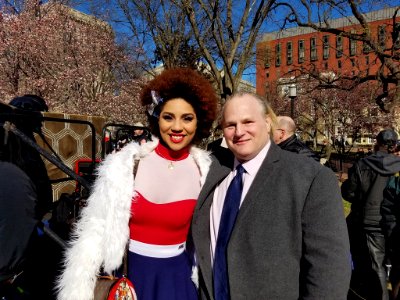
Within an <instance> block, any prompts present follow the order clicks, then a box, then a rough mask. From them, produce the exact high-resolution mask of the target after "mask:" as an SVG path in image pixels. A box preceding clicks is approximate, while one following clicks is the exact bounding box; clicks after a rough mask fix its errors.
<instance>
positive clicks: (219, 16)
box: [180, 0, 275, 99]
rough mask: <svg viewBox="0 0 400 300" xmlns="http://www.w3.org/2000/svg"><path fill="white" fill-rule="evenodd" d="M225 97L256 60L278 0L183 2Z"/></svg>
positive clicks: (220, 91)
mask: <svg viewBox="0 0 400 300" xmlns="http://www.w3.org/2000/svg"><path fill="white" fill-rule="evenodd" d="M180 2H181V3H182V7H183V9H184V11H185V12H186V14H187V17H188V19H189V22H190V25H191V27H192V30H193V33H194V36H195V38H196V41H197V44H198V46H199V48H200V50H201V52H202V56H203V59H204V61H205V63H206V64H207V66H208V67H209V72H210V73H211V75H212V77H213V78H214V80H215V82H216V84H217V88H218V91H219V93H220V95H221V98H222V99H224V98H226V96H228V95H230V94H231V93H233V92H235V91H236V90H237V88H238V86H239V83H240V81H241V80H242V76H243V72H244V71H245V70H246V68H248V67H249V65H250V64H251V63H254V61H253V60H252V58H253V57H254V45H255V42H256V39H257V37H258V35H259V33H260V29H261V27H262V25H263V24H264V21H265V20H266V18H267V16H268V14H269V13H270V12H271V10H272V9H273V5H274V2H275V0H268V1H256V0H246V1H231V0H224V1H203V0H183V1H180Z"/></svg>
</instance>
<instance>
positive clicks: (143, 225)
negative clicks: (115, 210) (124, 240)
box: [129, 193, 196, 245]
mask: <svg viewBox="0 0 400 300" xmlns="http://www.w3.org/2000/svg"><path fill="white" fill-rule="evenodd" d="M195 206H196V200H195V199H187V200H180V201H175V202H170V203H164V204H157V203H153V202H150V201H148V200H146V199H145V198H144V197H143V196H142V195H141V194H139V193H137V196H136V197H135V198H134V199H133V201H132V209H131V211H132V217H131V219H130V221H129V227H130V238H131V239H132V240H136V241H139V242H142V243H147V244H154V245H175V244H179V243H183V242H185V241H186V237H187V234H188V231H189V227H190V222H191V219H192V215H193V211H194V208H195Z"/></svg>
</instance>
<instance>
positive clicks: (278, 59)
mask: <svg viewBox="0 0 400 300" xmlns="http://www.w3.org/2000/svg"><path fill="white" fill-rule="evenodd" d="M281 55H282V53H281V44H279V43H278V44H276V45H275V66H276V67H279V66H280V65H281Z"/></svg>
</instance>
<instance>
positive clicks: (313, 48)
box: [310, 37, 318, 61]
mask: <svg viewBox="0 0 400 300" xmlns="http://www.w3.org/2000/svg"><path fill="white" fill-rule="evenodd" d="M317 59H318V56H317V38H315V37H312V38H311V39H310V60H311V61H316V60H317Z"/></svg>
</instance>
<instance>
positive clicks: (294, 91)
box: [289, 83, 297, 119]
mask: <svg viewBox="0 0 400 300" xmlns="http://www.w3.org/2000/svg"><path fill="white" fill-rule="evenodd" d="M296 97H297V86H296V85H295V84H294V83H293V84H291V85H289V98H290V117H291V118H292V119H293V117H294V100H295V99H296Z"/></svg>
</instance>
